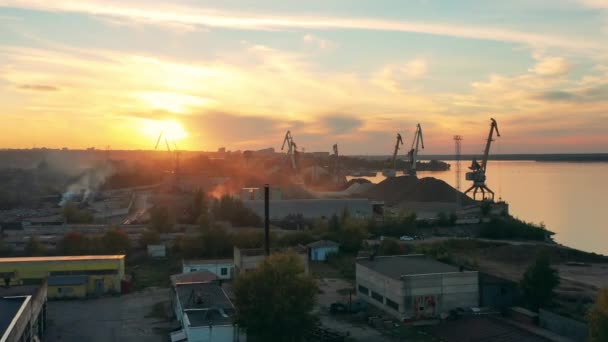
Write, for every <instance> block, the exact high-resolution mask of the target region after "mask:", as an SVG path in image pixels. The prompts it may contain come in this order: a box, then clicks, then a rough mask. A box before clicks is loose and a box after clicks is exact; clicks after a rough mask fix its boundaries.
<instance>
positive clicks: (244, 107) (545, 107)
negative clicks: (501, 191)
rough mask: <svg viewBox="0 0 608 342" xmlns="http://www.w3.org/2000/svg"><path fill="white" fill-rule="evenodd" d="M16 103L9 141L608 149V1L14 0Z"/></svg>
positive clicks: (5, 63)
mask: <svg viewBox="0 0 608 342" xmlns="http://www.w3.org/2000/svg"><path fill="white" fill-rule="evenodd" d="M0 103H1V104H2V106H1V107H0V127H2V133H1V134H0V148H33V147H49V148H60V147H68V148H87V147H96V148H106V146H109V147H110V148H112V149H154V145H155V143H156V139H157V137H158V135H159V134H160V132H161V131H163V130H164V131H165V132H166V133H165V134H167V135H168V136H169V137H170V138H171V139H173V140H175V143H176V144H177V145H178V148H180V149H187V150H216V149H217V148H219V147H226V148H227V149H229V150H246V149H260V148H266V147H274V148H276V149H277V150H279V149H280V147H281V143H282V141H283V137H284V135H285V132H286V131H287V130H291V132H292V134H293V137H294V141H295V142H296V143H297V145H298V147H299V149H301V150H302V149H303V150H305V151H330V150H331V146H332V145H333V144H334V143H338V146H339V148H340V152H341V153H343V154H390V153H392V148H393V145H394V143H395V137H396V134H397V133H398V132H399V133H401V134H402V136H403V137H404V141H405V144H406V145H410V144H411V141H412V139H413V133H414V131H415V128H416V124H417V123H420V124H421V126H422V131H423V136H424V143H425V149H424V150H423V153H425V154H441V153H452V152H453V151H454V142H453V136H454V135H456V134H458V135H461V136H463V141H462V151H463V153H477V152H480V151H481V150H482V149H483V144H484V140H485V139H486V138H487V134H488V131H489V127H490V118H495V119H496V120H497V122H498V127H499V129H500V133H501V137H500V138H498V139H496V143H495V144H494V146H493V152H494V153H579V152H580V153H582V152H608V134H607V133H606V131H607V130H608V0H511V1H487V0H461V1H451V0H443V1H439V0H408V1H406V0H308V1H301V0H296V1H292V0H283V1H275V0H256V1H245V0H241V1H236V0H222V1H210V0H179V1H172V2H171V3H169V2H167V1H157V0H146V1H143V0H78V1H74V0H53V1H46V0H23V1H18V0H0ZM407 148H409V147H407ZM407 148H404V150H407Z"/></svg>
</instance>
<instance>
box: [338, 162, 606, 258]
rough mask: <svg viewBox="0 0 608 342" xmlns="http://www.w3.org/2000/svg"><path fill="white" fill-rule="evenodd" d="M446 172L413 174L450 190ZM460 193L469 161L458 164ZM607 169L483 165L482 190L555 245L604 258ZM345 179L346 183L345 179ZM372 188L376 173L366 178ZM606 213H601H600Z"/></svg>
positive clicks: (566, 165) (537, 164)
mask: <svg viewBox="0 0 608 342" xmlns="http://www.w3.org/2000/svg"><path fill="white" fill-rule="evenodd" d="M448 162H449V163H450V164H452V169H451V170H450V171H437V172H431V171H425V172H418V177H419V178H422V177H435V178H438V179H441V180H443V181H445V182H447V183H448V184H450V185H452V186H455V184H456V164H455V162H454V161H448ZM461 165H462V166H461V168H462V172H461V190H462V191H464V190H466V189H467V188H468V187H469V186H471V182H469V181H466V180H465V178H464V177H465V173H466V171H468V166H469V165H470V161H464V160H463V161H462V164H461ZM604 177H608V163H564V162H534V161H489V162H488V172H487V178H488V179H487V181H486V184H487V185H488V187H489V188H490V189H492V190H493V191H494V192H495V194H496V199H498V198H502V199H503V200H504V201H506V202H507V203H509V209H510V212H511V215H513V216H515V217H518V218H520V219H522V220H525V221H528V222H534V223H541V222H542V223H544V224H545V225H546V227H547V229H549V230H551V231H553V232H555V233H556V234H555V236H554V238H555V241H557V242H559V243H561V244H564V245H566V246H570V247H574V248H577V249H581V250H584V251H588V252H596V253H601V254H604V255H608V180H607V179H606V178H604ZM349 178H351V177H349ZM366 178H367V179H369V180H371V181H372V182H374V183H378V182H380V181H382V180H383V179H384V176H382V174H381V173H378V175H377V176H376V177H366ZM604 210H606V211H607V212H606V213H603V211H604Z"/></svg>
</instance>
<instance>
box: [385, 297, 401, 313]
mask: <svg viewBox="0 0 608 342" xmlns="http://www.w3.org/2000/svg"><path fill="white" fill-rule="evenodd" d="M386 306H388V307H389V308H391V309H395V310H397V311H399V304H397V303H395V302H393V301H392V300H390V299H388V298H386Z"/></svg>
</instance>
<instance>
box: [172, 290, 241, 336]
mask: <svg viewBox="0 0 608 342" xmlns="http://www.w3.org/2000/svg"><path fill="white" fill-rule="evenodd" d="M172 290H173V293H172V301H173V303H172V304H173V310H174V313H175V318H176V319H177V321H178V322H179V323H180V325H181V329H180V330H177V331H174V332H172V333H171V336H170V337H171V341H172V342H185V341H189V342H203V341H204V342H234V341H239V340H240V339H241V336H240V331H239V327H238V326H237V325H236V324H235V322H234V315H235V310H234V305H233V304H232V302H231V301H230V299H229V298H228V296H227V295H226V292H224V290H223V289H222V287H221V286H220V285H218V284H217V283H215V282H200V283H192V282H187V283H175V284H174V285H173V287H172Z"/></svg>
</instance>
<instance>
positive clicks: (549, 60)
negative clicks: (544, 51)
mask: <svg viewBox="0 0 608 342" xmlns="http://www.w3.org/2000/svg"><path fill="white" fill-rule="evenodd" d="M530 71H531V72H534V73H536V74H538V75H542V76H563V75H565V74H567V73H568V71H570V64H569V63H568V62H567V61H566V60H565V59H564V58H561V57H546V58H541V59H540V60H539V61H538V63H536V65H535V66H534V68H532V69H530Z"/></svg>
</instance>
